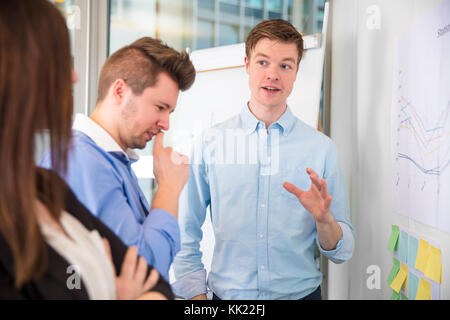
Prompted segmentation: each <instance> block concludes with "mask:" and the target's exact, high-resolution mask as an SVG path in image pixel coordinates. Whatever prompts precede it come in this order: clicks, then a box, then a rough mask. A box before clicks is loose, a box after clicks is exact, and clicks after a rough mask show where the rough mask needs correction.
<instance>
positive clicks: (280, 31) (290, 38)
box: [245, 19, 303, 64]
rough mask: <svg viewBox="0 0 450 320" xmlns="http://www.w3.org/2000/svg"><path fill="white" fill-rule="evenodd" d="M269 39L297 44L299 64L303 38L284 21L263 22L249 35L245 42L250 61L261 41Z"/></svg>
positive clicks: (271, 20)
mask: <svg viewBox="0 0 450 320" xmlns="http://www.w3.org/2000/svg"><path fill="white" fill-rule="evenodd" d="M264 38H268V39H270V40H279V41H281V42H285V43H295V44H296V45H297V51H298V62H297V64H300V60H301V59H302V56H303V38H302V35H301V34H300V33H299V32H298V31H297V30H296V29H295V27H294V26H293V25H292V24H290V23H289V22H288V21H286V20H283V19H270V20H263V21H261V22H260V23H258V24H257V25H256V26H255V27H254V28H253V29H252V30H251V31H250V33H249V34H248V36H247V40H246V41H245V54H246V55H247V59H250V55H251V53H252V50H253V49H254V48H255V46H256V44H257V43H258V41H259V40H261V39H264Z"/></svg>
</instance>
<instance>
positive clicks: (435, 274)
mask: <svg viewBox="0 0 450 320" xmlns="http://www.w3.org/2000/svg"><path fill="white" fill-rule="evenodd" d="M424 275H425V277H427V278H430V279H431V280H433V281H436V282H437V283H441V277H442V259H441V250H439V249H438V248H435V247H433V246H431V245H430V255H429V258H428V262H427V266H426V268H425V272H424Z"/></svg>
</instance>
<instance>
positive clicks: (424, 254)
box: [415, 239, 430, 273]
mask: <svg viewBox="0 0 450 320" xmlns="http://www.w3.org/2000/svg"><path fill="white" fill-rule="evenodd" d="M429 256H430V244H429V243H428V242H427V241H425V240H423V239H420V241H419V250H418V252H417V259H416V265H415V267H416V269H417V270H420V271H422V272H423V273H425V269H426V267H427V263H428V258H429Z"/></svg>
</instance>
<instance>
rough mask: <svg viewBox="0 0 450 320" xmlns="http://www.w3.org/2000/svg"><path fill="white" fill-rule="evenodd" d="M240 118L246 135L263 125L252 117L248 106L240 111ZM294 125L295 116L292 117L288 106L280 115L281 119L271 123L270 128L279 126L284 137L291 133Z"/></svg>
mask: <svg viewBox="0 0 450 320" xmlns="http://www.w3.org/2000/svg"><path fill="white" fill-rule="evenodd" d="M240 117H241V121H242V124H243V127H244V129H245V130H246V132H247V134H250V133H252V132H253V131H255V130H256V129H257V128H258V124H260V123H261V124H262V125H265V124H264V122H262V121H260V120H258V119H257V118H256V117H255V116H254V115H253V113H251V111H250V108H249V107H248V104H247V105H246V106H245V108H243V110H242V111H241V114H240ZM294 124H295V116H294V115H293V113H292V111H291V109H290V108H289V106H287V107H286V111H285V112H284V113H283V114H282V115H281V117H280V118H279V119H278V120H277V121H275V122H274V123H272V124H271V125H270V127H273V126H279V127H280V128H281V131H282V134H283V135H284V136H287V135H288V134H289V132H290V131H291V129H292V127H293V126H294Z"/></svg>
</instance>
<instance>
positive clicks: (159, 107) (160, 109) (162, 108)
mask: <svg viewBox="0 0 450 320" xmlns="http://www.w3.org/2000/svg"><path fill="white" fill-rule="evenodd" d="M156 107H157V108H158V109H159V111H163V110H164V107H161V106H156Z"/></svg>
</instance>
